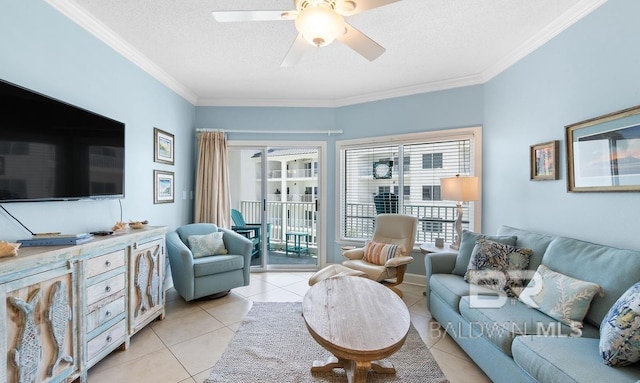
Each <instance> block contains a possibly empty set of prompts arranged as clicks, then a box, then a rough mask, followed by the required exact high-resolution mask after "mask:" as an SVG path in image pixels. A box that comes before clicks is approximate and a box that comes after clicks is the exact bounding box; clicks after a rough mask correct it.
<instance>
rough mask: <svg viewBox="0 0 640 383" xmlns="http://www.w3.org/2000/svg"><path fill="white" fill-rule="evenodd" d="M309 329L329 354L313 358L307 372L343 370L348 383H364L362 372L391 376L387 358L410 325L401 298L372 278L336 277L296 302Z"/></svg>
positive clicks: (315, 286) (403, 337)
mask: <svg viewBox="0 0 640 383" xmlns="http://www.w3.org/2000/svg"><path fill="white" fill-rule="evenodd" d="M302 315H303V316H304V321H305V323H306V324H307V329H308V330H309V333H310V334H311V336H312V337H313V339H315V340H316V342H318V343H319V344H320V345H321V346H322V347H324V348H325V349H327V350H328V351H329V352H331V353H332V354H333V355H334V357H331V358H329V360H328V361H326V362H318V361H315V362H314V363H313V367H311V372H327V371H331V370H332V369H333V368H344V370H345V371H346V373H347V379H348V381H349V382H350V383H353V382H358V383H360V382H366V379H367V372H368V371H369V370H370V369H372V370H373V371H375V372H378V373H385V374H393V373H395V372H396V370H395V368H394V367H393V365H392V364H391V363H389V362H385V361H381V360H380V359H383V358H387V357H389V356H390V355H392V354H393V353H394V352H396V351H398V350H399V349H400V347H402V345H403V344H404V341H405V339H406V337H407V333H408V332H409V325H410V323H411V321H410V318H409V310H407V306H406V305H405V304H404V302H403V301H402V299H400V298H399V297H398V295H396V293H394V292H393V291H392V290H390V289H389V288H387V287H385V286H383V285H382V284H380V283H378V282H374V281H372V280H369V279H366V278H360V277H350V276H347V277H336V278H329V279H325V280H323V281H320V282H318V283H316V284H315V285H313V287H311V289H309V291H308V292H307V294H306V295H305V296H304V300H303V301H302Z"/></svg>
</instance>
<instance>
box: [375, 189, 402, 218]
mask: <svg viewBox="0 0 640 383" xmlns="http://www.w3.org/2000/svg"><path fill="white" fill-rule="evenodd" d="M373 203H374V205H376V214H389V213H391V214H395V213H397V212H398V196H397V195H396V194H393V193H379V194H377V195H376V196H375V197H373Z"/></svg>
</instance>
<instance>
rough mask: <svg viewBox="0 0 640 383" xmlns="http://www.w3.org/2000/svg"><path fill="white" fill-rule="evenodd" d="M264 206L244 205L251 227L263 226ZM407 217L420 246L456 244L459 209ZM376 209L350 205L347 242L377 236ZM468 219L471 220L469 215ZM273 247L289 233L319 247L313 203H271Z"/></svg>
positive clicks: (431, 209) (422, 210)
mask: <svg viewBox="0 0 640 383" xmlns="http://www.w3.org/2000/svg"><path fill="white" fill-rule="evenodd" d="M261 210H262V204H261V202H257V201H241V202H240V211H241V212H242V214H243V216H244V218H245V221H246V222H248V223H256V222H260V214H261ZM403 213H404V214H408V215H413V216H416V217H418V230H417V233H416V242H417V243H422V242H431V243H433V242H435V239H436V238H443V239H444V241H445V242H453V240H454V236H455V216H456V208H455V206H423V205H405V206H404V212H403ZM375 216H376V209H375V206H374V205H373V204H354V203H351V204H347V206H346V210H345V215H344V220H345V222H344V227H345V231H346V232H345V233H344V237H345V238H353V239H362V238H371V237H372V236H373V228H374V218H375ZM464 217H468V214H465V215H464ZM267 222H269V223H270V224H271V225H270V229H271V233H270V237H271V238H270V239H271V243H272V244H274V243H281V244H283V243H284V242H285V234H286V233H287V232H292V231H296V232H305V233H308V234H309V235H310V238H309V245H310V246H312V247H317V231H316V228H317V221H316V212H315V204H314V203H313V202H273V201H268V202H267ZM462 228H463V229H468V228H469V221H467V220H463V221H462Z"/></svg>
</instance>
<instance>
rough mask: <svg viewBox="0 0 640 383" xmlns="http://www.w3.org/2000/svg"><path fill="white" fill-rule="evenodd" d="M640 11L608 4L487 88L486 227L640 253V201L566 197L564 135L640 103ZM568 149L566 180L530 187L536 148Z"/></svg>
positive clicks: (633, 196)
mask: <svg viewBox="0 0 640 383" xmlns="http://www.w3.org/2000/svg"><path fill="white" fill-rule="evenodd" d="M638 15H640V2H638V1H636V0H615V1H609V2H607V3H605V4H604V5H603V6H601V7H600V8H599V9H597V10H596V11H595V12H593V13H592V14H590V15H588V16H587V17H585V18H584V19H583V20H581V21H579V22H578V23H576V24H575V25H574V26H572V27H571V28H569V29H567V30H566V31H564V32H563V33H561V34H560V35H559V36H557V37H556V38H554V39H553V40H551V41H550V42H548V43H547V44H545V45H544V46H543V47H541V48H539V49H538V50H536V51H535V52H533V53H532V54H530V55H529V56H527V57H526V58H524V59H523V60H521V61H520V62H518V63H517V64H515V65H513V66H512V67H511V68H509V69H508V70H506V71H505V72H503V73H502V74H500V75H499V76H497V77H496V78H494V79H492V80H491V81H489V82H488V83H487V84H485V96H484V100H485V111H484V121H485V129H484V168H483V169H484V200H483V202H484V204H483V223H484V224H483V228H484V230H486V231H488V232H495V230H496V229H497V228H498V226H499V225H501V224H508V225H512V226H516V227H522V228H527V229H533V230H538V231H543V232H550V233H556V234H560V235H566V236H571V237H576V238H581V239H585V240H588V241H592V242H598V243H604V244H609V245H614V246H619V247H623V248H632V249H640V237H639V236H638V222H640V219H639V217H640V194H639V193H637V192H634V193H567V191H566V182H567V171H566V151H565V148H564V145H565V140H564V134H565V128H564V127H565V126H566V125H568V124H572V123H574V122H579V121H583V120H585V119H588V118H592V117H597V116H600V115H603V114H607V113H611V112H615V111H617V110H621V109H624V108H627V107H631V106H634V105H638V104H640V72H639V68H640V50H639V49H637V47H640V33H639V32H638V28H637V18H638ZM552 140H560V141H561V145H560V146H561V149H560V158H561V163H560V180H558V181H544V182H534V181H529V146H530V145H534V144H537V143H542V142H547V141H552Z"/></svg>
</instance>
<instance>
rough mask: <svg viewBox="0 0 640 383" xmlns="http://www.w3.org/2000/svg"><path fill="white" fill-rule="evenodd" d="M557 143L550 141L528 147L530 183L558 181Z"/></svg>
mask: <svg viewBox="0 0 640 383" xmlns="http://www.w3.org/2000/svg"><path fill="white" fill-rule="evenodd" d="M559 147H560V142H559V141H557V140H556V141H550V142H545V143H542V144H537V145H532V146H531V147H530V158H531V160H530V162H531V164H530V176H531V180H532V181H549V180H557V179H559V174H558V150H559Z"/></svg>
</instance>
